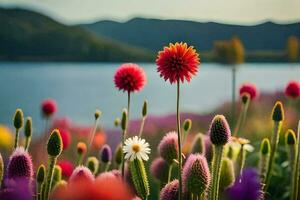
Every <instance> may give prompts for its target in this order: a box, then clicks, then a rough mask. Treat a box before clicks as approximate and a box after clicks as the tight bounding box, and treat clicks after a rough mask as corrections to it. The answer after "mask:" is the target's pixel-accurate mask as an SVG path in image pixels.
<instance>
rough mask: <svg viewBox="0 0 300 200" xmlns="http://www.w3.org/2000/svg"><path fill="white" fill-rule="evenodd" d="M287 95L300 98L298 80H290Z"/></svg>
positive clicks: (286, 90) (286, 88) (286, 89)
mask: <svg viewBox="0 0 300 200" xmlns="http://www.w3.org/2000/svg"><path fill="white" fill-rule="evenodd" d="M284 93H285V95H286V96H287V97H290V98H294V99H296V98H298V97H299V96H300V83H299V82H298V81H294V80H292V81H290V82H288V84H287V85H286V87H285V91H284Z"/></svg>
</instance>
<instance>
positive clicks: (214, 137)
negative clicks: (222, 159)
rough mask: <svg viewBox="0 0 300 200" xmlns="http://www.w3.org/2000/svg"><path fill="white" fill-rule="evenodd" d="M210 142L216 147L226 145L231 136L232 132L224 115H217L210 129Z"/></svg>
mask: <svg viewBox="0 0 300 200" xmlns="http://www.w3.org/2000/svg"><path fill="white" fill-rule="evenodd" d="M209 136H210V140H211V142H212V143H213V144H214V145H218V146H219V145H220V146H223V145H225V144H226V143H227V142H228V141H229V138H230V136H231V131H230V128H229V125H228V122H227V120H226V118H225V117H224V116H223V115H216V116H215V117H214V118H213V120H212V122H211V124H210V128H209Z"/></svg>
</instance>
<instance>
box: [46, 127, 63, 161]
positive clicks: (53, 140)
mask: <svg viewBox="0 0 300 200" xmlns="http://www.w3.org/2000/svg"><path fill="white" fill-rule="evenodd" d="M62 150H63V143H62V139H61V135H60V132H59V130H58V129H54V130H53V131H52V133H51V135H50V137H49V139H48V143H47V152H48V155H50V156H53V157H57V156H59V155H60V154H61V152H62Z"/></svg>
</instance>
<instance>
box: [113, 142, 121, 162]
mask: <svg viewBox="0 0 300 200" xmlns="http://www.w3.org/2000/svg"><path fill="white" fill-rule="evenodd" d="M122 155H123V151H122V145H121V144H119V145H118V146H117V148H116V150H115V156H114V157H115V162H116V163H117V164H118V165H120V164H121V163H122Z"/></svg>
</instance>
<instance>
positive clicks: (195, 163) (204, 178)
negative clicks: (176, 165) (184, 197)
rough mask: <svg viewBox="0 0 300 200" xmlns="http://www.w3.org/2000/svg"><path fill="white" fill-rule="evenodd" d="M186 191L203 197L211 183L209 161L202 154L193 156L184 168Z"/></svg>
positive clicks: (183, 176)
mask: <svg viewBox="0 0 300 200" xmlns="http://www.w3.org/2000/svg"><path fill="white" fill-rule="evenodd" d="M182 179H183V185H184V187H185V188H184V191H186V192H188V193H191V194H194V195H201V194H203V192H205V191H206V190H207V188H208V186H209V183H210V172H209V168H208V164H207V160H206V158H205V157H204V156H202V155H200V154H191V155H190V156H189V157H188V159H187V161H186V163H185V164H184V167H183V173H182Z"/></svg>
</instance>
